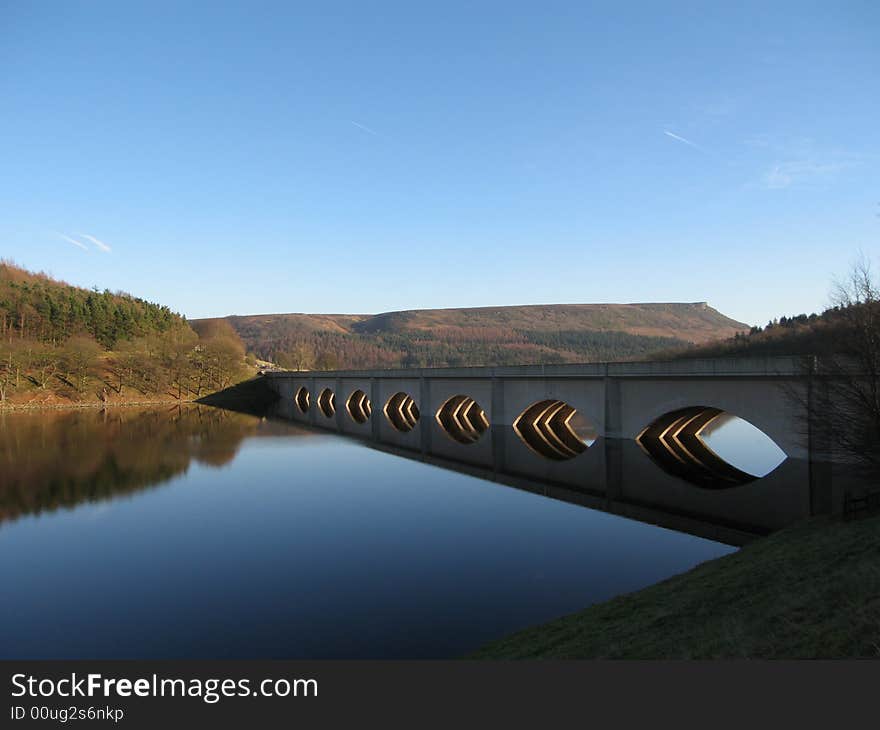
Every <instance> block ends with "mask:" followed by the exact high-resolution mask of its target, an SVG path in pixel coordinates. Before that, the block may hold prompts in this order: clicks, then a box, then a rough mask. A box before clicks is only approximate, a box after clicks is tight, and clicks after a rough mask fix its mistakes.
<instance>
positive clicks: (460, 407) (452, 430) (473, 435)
mask: <svg viewBox="0 0 880 730" xmlns="http://www.w3.org/2000/svg"><path fill="white" fill-rule="evenodd" d="M436 419H437V423H439V424H440V427H441V428H442V429H443V431H444V432H445V433H446V434H447V435H448V436H449V437H450V438H451V439H453V440H454V441H458V443H460V444H472V443H474V442H475V441H478V440H479V438H480V436H482V435H483V433H484V432H485V431H486V429H488V428H489V419H488V418H487V417H486V412H485V411H484V410H483V409H482V408H481V407H480V404H479V403H477V402H476V401H475V400H474V399H473V398H471V397H470V396H467V395H454V396H452V397H451V398H449V399H448V400H447V401H446V402H445V403H444V404H443V405H442V406H440V408H439V410H438V411H437V415H436Z"/></svg>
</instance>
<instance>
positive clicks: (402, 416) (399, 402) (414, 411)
mask: <svg viewBox="0 0 880 730" xmlns="http://www.w3.org/2000/svg"><path fill="white" fill-rule="evenodd" d="M382 410H383V412H384V413H385V418H387V419H388V423H390V424H391V425H392V426H393V427H394V428H395V429H397V430H398V431H400V432H401V433H407V432H408V431H412V430H413V429H414V428H415V427H416V424H417V423H418V422H419V417H420V413H419V407H418V406H417V405H416V402H415V400H414V399H413V397H412V396H411V395H409V394H408V393H404V392H403V391H402V390H401V391H398V392H397V393H395V394H394V395H392V396H391V397H390V398H389V399H388V400H387V401H386V402H385V407H384V408H383V409H382Z"/></svg>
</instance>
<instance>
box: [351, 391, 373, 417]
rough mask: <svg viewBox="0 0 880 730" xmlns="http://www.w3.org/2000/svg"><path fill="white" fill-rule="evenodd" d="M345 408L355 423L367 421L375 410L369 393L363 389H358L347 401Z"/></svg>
mask: <svg viewBox="0 0 880 730" xmlns="http://www.w3.org/2000/svg"><path fill="white" fill-rule="evenodd" d="M345 409H346V410H347V411H348V415H349V416H351V420H352V421H354V422H355V423H366V422H367V420H368V419H369V417H370V415H371V414H372V412H373V405H372V403H370V399H369V398H368V397H367V394H366V393H364V391H362V390H356V391H354V393H352V394H351V395H350V396H348V400H347V401H346V402H345Z"/></svg>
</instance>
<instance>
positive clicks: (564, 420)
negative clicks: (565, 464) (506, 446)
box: [513, 399, 596, 461]
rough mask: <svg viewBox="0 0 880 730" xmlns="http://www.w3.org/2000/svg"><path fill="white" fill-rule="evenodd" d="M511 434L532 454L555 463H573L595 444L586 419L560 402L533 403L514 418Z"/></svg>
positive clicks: (593, 433) (594, 433)
mask: <svg viewBox="0 0 880 730" xmlns="http://www.w3.org/2000/svg"><path fill="white" fill-rule="evenodd" d="M513 430H514V431H515V432H516V435H517V436H519V437H520V439H521V440H522V442H523V443H524V444H525V445H526V446H528V447H529V448H530V449H531V450H532V451H534V452H535V453H537V454H540V455H541V456H543V457H545V458H547V459H553V460H555V461H565V460H566V459H573V458H574V457H575V456H577V455H578V454H581V453H583V452H584V451H586V450H587V447H588V446H590V444H592V443H593V441H595V440H596V431H595V429H594V428H593V427H592V425H591V424H590V423H589V422H588V421H587V419H585V418H584V417H583V416H582V415H581V414H580V413H578V411H577V410H575V409H574V408H573V407H572V406H570V405H569V404H568V403H566V402H565V401H561V400H552V399H548V400H542V401H538V402H537V403H533V404H532V405H530V406H529V407H528V408H526V409H525V410H524V411H523V412H522V413H520V414H519V416H517V418H516V420H515V421H514V422H513Z"/></svg>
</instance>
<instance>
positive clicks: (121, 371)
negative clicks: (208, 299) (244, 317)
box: [0, 261, 253, 407]
mask: <svg viewBox="0 0 880 730" xmlns="http://www.w3.org/2000/svg"><path fill="white" fill-rule="evenodd" d="M252 372H253V370H252V369H250V371H249V368H248V367H247V366H246V364H245V350H244V346H243V345H242V343H241V340H240V339H239V337H238V335H237V334H236V333H235V331H234V330H233V329H232V328H231V327H230V326H229V324H228V323H227V322H217V323H213V324H212V323H206V324H204V325H202V326H200V327H199V328H197V330H194V329H193V328H192V327H190V325H189V323H188V322H187V321H186V319H185V318H184V317H182V316H181V315H179V314H176V313H174V312H172V311H171V310H170V309H169V308H168V307H166V306H163V305H160V304H154V303H152V302H148V301H145V300H143V299H139V298H137V297H134V296H131V295H130V294H125V293H122V292H116V293H113V292H110V291H108V290H104V291H98V290H91V289H83V288H81V287H75V286H71V285H69V284H67V283H65V282H63V281H58V280H56V279H53V278H51V277H50V276H48V275H46V274H37V273H33V272H30V271H26V270H25V269H22V268H20V267H18V266H15V265H14V264H12V263H10V262H8V261H0V407H6V406H9V405H14V406H49V405H53V406H54V405H71V404H74V403H76V404H85V403H107V402H132V401H144V400H148V401H153V400H167V399H174V400H187V399H191V398H198V397H200V396H203V395H205V394H207V393H209V392H213V391H216V390H220V389H223V388H226V387H228V386H229V385H231V384H232V383H233V382H236V381H237V380H238V379H240V378H241V377H246V376H247V375H248V374H250V373H252Z"/></svg>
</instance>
